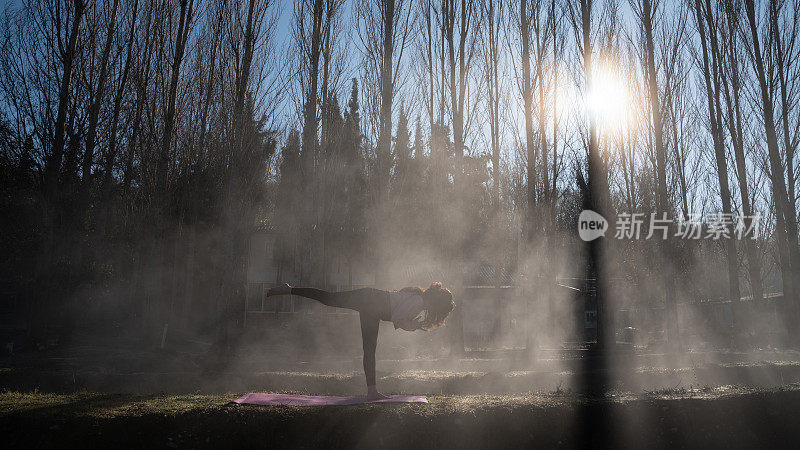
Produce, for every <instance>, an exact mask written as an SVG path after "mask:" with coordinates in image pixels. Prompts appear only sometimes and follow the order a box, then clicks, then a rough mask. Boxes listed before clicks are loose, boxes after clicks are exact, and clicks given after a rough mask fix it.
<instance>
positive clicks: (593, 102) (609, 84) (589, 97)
mask: <svg viewBox="0 0 800 450" xmlns="http://www.w3.org/2000/svg"><path fill="white" fill-rule="evenodd" d="M584 108H585V109H586V112H587V113H588V114H591V115H592V116H594V119H595V121H596V123H597V126H598V128H599V131H600V132H601V133H615V132H618V131H622V130H624V129H625V128H626V127H627V125H628V113H629V109H630V96H629V92H628V88H627V86H626V85H625V83H624V81H623V79H622V74H621V73H620V71H619V69H616V68H614V67H612V66H611V65H610V64H603V65H599V66H597V67H596V68H595V70H594V71H593V73H592V86H591V87H590V89H589V91H588V92H587V93H586V94H585V96H584Z"/></svg>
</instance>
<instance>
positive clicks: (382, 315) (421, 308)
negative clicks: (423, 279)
mask: <svg viewBox="0 0 800 450" xmlns="http://www.w3.org/2000/svg"><path fill="white" fill-rule="evenodd" d="M273 295H299V296H301V297H306V298H311V299H314V300H317V301H319V302H320V303H322V304H323V305H328V306H336V307H338V308H347V309H352V310H355V311H358V315H359V318H360V319H361V341H362V344H363V346H364V374H365V375H366V377H367V398H368V399H369V400H378V399H384V398H388V397H386V396H385V395H383V394H381V393H380V392H378V389H377V388H376V387H375V349H376V348H377V346H378V326H379V323H380V321H381V320H385V321H387V322H393V323H394V328H395V329H398V328H401V329H403V330H406V331H415V330H425V331H431V330H433V329H435V328H437V327H439V326H441V325H444V321H445V319H446V318H447V316H448V315H450V312H451V311H452V310H453V308H455V307H456V304H455V303H454V302H453V294H452V293H451V292H450V291H449V290H447V289H445V288H443V287H442V283H439V282H438V281H437V282H436V283H433V284H431V287H429V288H428V289H425V290H423V289H422V288H419V287H407V288H403V289H401V290H400V291H392V292H387V291H381V290H378V289H372V288H364V289H356V290H353V291H344V292H327V291H323V290H320V289H314V288H293V287H291V286H289V285H288V284H284V285H283V286H279V287H276V288H272V289H270V290H269V291H268V292H267V296H273Z"/></svg>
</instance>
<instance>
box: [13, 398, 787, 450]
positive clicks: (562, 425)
mask: <svg viewBox="0 0 800 450" xmlns="http://www.w3.org/2000/svg"><path fill="white" fill-rule="evenodd" d="M237 396H238V394H234V393H231V394H214V395H200V394H189V395H171V394H154V395H122V394H101V393H93V392H85V391H84V392H75V393H65V394H54V393H48V392H38V391H32V392H18V391H5V392H2V393H0V434H2V435H3V436H4V442H5V443H7V444H8V445H9V446H10V447H11V448H13V447H24V448H29V447H38V448H52V447H58V448H64V447H73V446H75V447H77V446H81V447H101V448H108V447H133V448H139V447H141V448H160V447H167V448H184V447H185V448H204V447H220V446H226V447H229V446H269V445H274V446H279V447H333V448H336V447H348V448H352V447H356V448H358V447H363V448H381V447H383V448H411V447H422V448H450V447H460V448H486V447H507V448H508V447H532V446H544V447H560V446H582V445H587V444H591V445H593V446H600V447H602V446H605V445H608V446H619V445H620V444H624V445H625V446H633V447H653V446H687V445H690V446H703V445H713V446H724V445H728V446H733V447H742V446H747V445H758V446H769V445H771V444H772V445H780V444H781V443H785V442H787V441H786V439H788V438H789V437H790V436H793V435H794V433H795V430H797V429H798V427H800V417H798V415H797V414H796V411H797V410H798V409H800V385H791V386H787V387H785V388H782V389H771V390H763V389H762V390H757V389H751V388H741V387H735V386H726V387H717V388H701V389H687V388H675V389H666V390H661V391H653V392H645V393H640V394H633V393H626V392H610V393H608V394H606V395H605V396H602V397H587V396H583V395H580V394H577V393H574V392H568V391H557V392H550V393H537V392H529V393H521V394H513V395H430V396H429V402H430V403H428V404H361V405H351V406H344V407H342V406H326V407H283V406H276V407H257V406H226V404H227V403H228V402H229V401H230V400H232V399H234V398H236V397H237Z"/></svg>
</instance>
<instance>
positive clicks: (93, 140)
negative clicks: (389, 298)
mask: <svg viewBox="0 0 800 450" xmlns="http://www.w3.org/2000/svg"><path fill="white" fill-rule="evenodd" d="M798 17H799V16H798V4H797V2H794V1H788V2H775V1H766V0H765V1H751V0H746V1H744V2H727V1H719V2H717V1H712V2H710V3H709V2H701V1H690V2H678V1H662V2H651V1H649V0H631V1H630V2H627V3H624V4H618V3H617V2H614V1H596V2H590V1H581V2H570V1H557V0H554V1H528V0H523V1H522V2H520V3H514V4H511V3H509V2H505V1H502V2H492V1H488V0H487V1H483V0H480V1H462V2H432V1H428V0H396V1H393V2H384V1H378V0H367V1H361V2H350V1H348V0H330V1H324V2H323V1H321V0H298V1H294V2H290V1H277V0H241V1H232V2H216V1H206V0H180V1H171V2H158V1H153V0H129V1H124V2H123V1H117V0H114V1H105V2H93V1H83V0H75V1H64V0H26V1H9V2H6V3H4V5H3V6H2V14H1V15H0V171H1V172H2V177H1V178H2V194H3V195H2V199H0V224H1V226H2V228H1V229H2V233H0V235H1V237H0V241H1V242H2V254H3V256H4V257H3V259H2V262H1V263H0V308H1V309H0V318H1V319H2V323H0V330H2V331H1V334H0V337H2V344H3V348H4V349H5V350H4V355H3V366H2V367H3V369H2V371H0V379H2V380H3V382H2V387H3V388H4V390H8V391H9V392H28V391H36V392H38V391H42V392H46V393H49V392H52V393H61V394H64V393H74V392H86V391H88V392H99V393H125V394H137V395H152V394H154V393H158V392H166V393H169V394H175V395H177V394H198V395H200V394H203V395H223V394H225V395H227V394H229V393H242V392H248V391H259V392H261V391H263V392H270V393H289V394H297V393H300V394H310V395H347V396H357V395H361V394H363V393H364V391H365V388H366V386H365V384H364V372H362V369H363V366H362V364H366V363H364V362H363V361H362V357H363V349H362V334H361V328H360V326H361V325H360V322H359V317H360V316H359V313H358V312H356V311H353V310H347V309H344V308H334V307H330V306H325V305H323V304H321V303H320V302H317V301H315V300H312V299H308V298H302V297H300V296H298V295H276V296H267V293H268V292H270V289H273V288H276V287H278V286H281V285H282V284H284V283H288V284H289V285H291V286H293V287H314V288H318V289H322V290H326V291H331V292H342V291H349V290H353V289H360V288H375V289H378V290H382V291H390V292H391V291H398V290H400V289H403V288H406V287H415V286H419V287H421V288H422V289H423V290H424V289H426V288H428V287H429V286H431V285H432V284H433V283H435V282H441V283H442V285H443V286H444V287H445V288H447V289H448V290H449V291H450V292H451V293H452V294H453V300H454V302H455V304H456V307H455V309H454V310H453V312H452V313H451V314H450V315H449V317H447V319H446V322H445V325H444V326H441V327H438V328H436V329H434V330H432V331H423V330H417V331H414V332H408V331H404V330H402V329H397V328H396V327H395V326H393V324H392V322H389V321H383V322H381V324H380V329H379V337H378V344H377V352H376V359H377V378H378V382H377V384H378V386H380V387H381V389H382V390H384V391H385V392H389V393H392V394H420V395H423V394H427V395H430V396H436V395H440V396H445V398H449V397H447V396H467V397H469V396H480V395H499V396H525V395H534V394H535V395H540V394H541V395H553V396H556V397H552V398H562V397H560V396H562V395H567V394H564V393H568V394H570V395H571V394H575V395H579V396H583V395H586V396H589V397H591V398H599V399H603V398H606V399H607V398H610V397H609V396H613V395H622V396H625V395H628V396H638V395H650V394H651V393H653V392H656V393H666V394H665V395H673V394H674V395H677V396H693V395H696V394H697V395H705V394H704V393H709V392H723V391H724V392H727V391H725V390H726V389H730V386H733V385H735V386H744V388H743V389H780V388H783V387H785V386H787V385H790V384H792V383H797V382H799V381H800V354H798V351H797V350H798V343H800V340H799V339H798V338H799V337H800V308H798V305H799V304H800V303H799V302H800V241H799V239H800V235H799V234H798V217H799V216H798V212H797V210H798V203H800V195H799V194H798V178H800V173H798V166H800V161H798V153H797V151H796V148H797V145H798V142H800V134H799V133H800V115H798V108H797V103H798V98H797V97H798V95H800V90H798V85H797V82H798V77H797V74H798V70H799V69H800V64H799V63H798V61H800V59H798V55H800V54H799V53H798V46H796V45H795V44H796V41H795V38H796V35H797V31H798V27H799V26H800V22H799V21H798ZM587 218H591V223H590V221H589V219H587ZM364 370H366V369H364ZM373 387H374V386H373ZM737 392H738V391H737ZM734 394H736V393H734ZM734 394H731V395H734ZM708 395H712V394H708ZM719 395H723V394H719ZM736 395H738V394H736ZM455 398H459V397H455ZM547 398H551V397H547ZM576 398H584V397H576ZM631 398H632V397H631ZM637 398H638V397H637ZM682 398H683V397H682ZM603 408H605V406H603ZM586 414H589V413H586ZM601 417H602V411H601V413H598V412H597V411H595V410H592V412H591V414H589V415H587V416H579V415H578V414H576V417H573V419H575V423H576V424H578V425H576V426H578V427H579V428H580V429H581V430H589V431H588V433H589V435H587V436H590V437H591V436H595V435H594V434H592V433H595V431H596V430H597V429H598V428H597V427H602V426H604V425H603V423H604V422H603V420H605V419H602V418H601ZM643 420H644V419H643ZM592 430H594V431H592ZM587 439H588V440H587V441H586V442H595V441H593V440H592V439H594V437H592V438H591V439H589V438H587ZM559 442H560V441H559ZM604 442H605V443H606V444H608V443H610V442H612V441H604ZM636 442H639V441H636ZM618 443H619V442H618Z"/></svg>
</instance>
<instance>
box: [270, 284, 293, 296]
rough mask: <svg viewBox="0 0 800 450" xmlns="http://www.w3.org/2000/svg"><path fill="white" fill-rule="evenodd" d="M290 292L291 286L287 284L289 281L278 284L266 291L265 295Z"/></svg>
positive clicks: (287, 293) (288, 293)
mask: <svg viewBox="0 0 800 450" xmlns="http://www.w3.org/2000/svg"><path fill="white" fill-rule="evenodd" d="M291 293H292V287H291V286H289V283H283V284H282V285H280V286H276V287H274V288H272V289H270V290H268V291H267V297H272V296H273V295H290V294H291Z"/></svg>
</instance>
